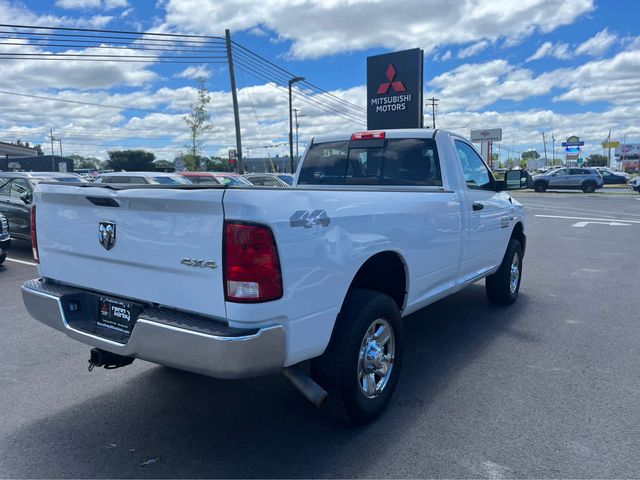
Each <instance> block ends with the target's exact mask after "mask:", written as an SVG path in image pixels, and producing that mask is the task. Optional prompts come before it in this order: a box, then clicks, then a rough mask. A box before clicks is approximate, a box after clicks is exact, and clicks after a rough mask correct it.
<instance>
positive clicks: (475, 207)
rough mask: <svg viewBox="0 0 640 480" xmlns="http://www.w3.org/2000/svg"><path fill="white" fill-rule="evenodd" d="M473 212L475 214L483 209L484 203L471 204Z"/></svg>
mask: <svg viewBox="0 0 640 480" xmlns="http://www.w3.org/2000/svg"><path fill="white" fill-rule="evenodd" d="M472 208H473V211H474V212H477V211H479V210H482V209H483V208H484V203H480V202H473V205H472Z"/></svg>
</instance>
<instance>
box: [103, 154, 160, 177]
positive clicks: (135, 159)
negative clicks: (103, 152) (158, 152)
mask: <svg viewBox="0 0 640 480" xmlns="http://www.w3.org/2000/svg"><path fill="white" fill-rule="evenodd" d="M108 153H109V160H107V165H106V167H107V168H110V169H113V170H115V171H120V170H127V171H130V172H134V171H142V172H143V171H150V170H154V165H153V161H154V160H155V155H154V154H153V153H151V152H145V151H144V150H112V151H110V152H108Z"/></svg>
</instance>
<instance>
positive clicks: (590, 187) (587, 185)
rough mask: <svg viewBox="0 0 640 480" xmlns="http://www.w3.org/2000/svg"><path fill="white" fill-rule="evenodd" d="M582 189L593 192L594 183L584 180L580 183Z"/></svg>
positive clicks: (594, 189)
mask: <svg viewBox="0 0 640 480" xmlns="http://www.w3.org/2000/svg"><path fill="white" fill-rule="evenodd" d="M582 191H583V192H584V193H593V192H595V191H596V184H595V183H593V182H586V183H583V184H582Z"/></svg>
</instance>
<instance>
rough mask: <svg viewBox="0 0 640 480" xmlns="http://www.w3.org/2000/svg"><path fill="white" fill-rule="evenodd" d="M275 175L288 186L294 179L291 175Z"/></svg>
mask: <svg viewBox="0 0 640 480" xmlns="http://www.w3.org/2000/svg"><path fill="white" fill-rule="evenodd" d="M276 175H277V176H278V178H279V179H280V180H282V181H283V182H285V183H286V184H287V185H289V186H292V185H293V180H294V179H295V178H296V177H295V175H294V174H292V173H276Z"/></svg>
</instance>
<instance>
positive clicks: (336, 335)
mask: <svg viewBox="0 0 640 480" xmlns="http://www.w3.org/2000/svg"><path fill="white" fill-rule="evenodd" d="M380 319H383V320H384V321H386V322H387V325H389V326H390V327H391V329H390V330H391V333H392V336H391V339H390V340H389V341H388V342H387V343H385V344H384V346H383V347H382V353H383V354H384V353H385V352H386V354H387V355H388V353H389V352H390V351H391V350H390V349H391V348H392V346H393V349H394V358H393V360H392V362H390V365H391V367H387V368H388V369H387V368H386V369H385V370H386V371H388V377H387V376H386V375H384V376H381V377H380V380H378V379H377V378H376V377H373V378H374V379H375V380H374V382H372V383H373V385H374V388H375V389H376V391H375V392H374V396H373V397H368V396H367V393H365V392H364V391H363V389H364V387H362V386H361V385H362V383H363V382H365V381H366V379H365V378H362V379H361V376H360V371H363V370H362V369H361V368H360V365H361V362H360V355H361V353H362V352H364V350H362V348H363V344H364V343H365V342H366V340H367V338H365V335H366V334H367V332H368V330H370V328H372V329H373V330H376V325H379V324H378V323H376V322H378V321H379V320H380ZM384 328H386V327H384ZM378 331H380V330H378ZM369 338H375V336H374V337H369ZM403 351H404V329H403V325H402V319H401V318H400V309H399V308H398V306H397V305H396V303H395V302H394V301H393V300H392V299H391V297H389V296H388V295H385V294H383V293H380V292H374V291H371V290H364V289H353V290H351V291H350V292H349V293H348V294H347V298H346V299H345V302H344V305H343V307H342V311H341V312H340V314H339V315H338V320H337V322H336V325H335V327H334V331H333V336H332V338H331V342H330V343H329V346H328V347H327V350H326V351H325V352H324V354H323V355H322V356H321V357H318V358H317V359H315V360H314V361H313V362H312V363H311V374H312V376H313V378H314V379H315V380H316V381H317V382H318V383H319V384H320V385H322V386H323V387H324V388H325V389H326V390H327V392H329V398H328V399H327V401H326V406H327V408H328V409H329V411H330V412H331V414H332V415H333V416H334V417H336V418H338V419H340V420H343V421H347V422H349V423H355V424H365V423H367V422H370V421H372V420H373V419H375V418H376V417H377V416H378V415H380V414H381V413H382V411H383V410H384V409H385V407H386V406H387V404H388V403H389V401H390V400H391V396H392V395H393V391H394V389H395V387H396V384H397V383H398V377H399V374H400V369H401V367H402V357H403ZM369 375H377V374H374V373H370V374H369ZM365 376H368V375H363V377H365ZM384 378H387V380H386V383H384V384H383V379H384ZM367 384H368V382H367ZM378 385H380V386H381V388H380V391H379V392H378V391H377V387H378Z"/></svg>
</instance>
